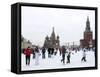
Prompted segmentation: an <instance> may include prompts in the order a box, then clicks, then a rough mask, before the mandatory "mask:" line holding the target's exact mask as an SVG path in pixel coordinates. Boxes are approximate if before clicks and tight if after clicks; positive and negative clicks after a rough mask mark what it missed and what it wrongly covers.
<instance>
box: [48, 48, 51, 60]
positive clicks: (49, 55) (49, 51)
mask: <svg viewBox="0 0 100 77" xmlns="http://www.w3.org/2000/svg"><path fill="white" fill-rule="evenodd" d="M48 58H51V48H48Z"/></svg>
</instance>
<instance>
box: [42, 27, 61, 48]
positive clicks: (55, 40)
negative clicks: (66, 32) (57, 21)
mask: <svg viewBox="0 0 100 77" xmlns="http://www.w3.org/2000/svg"><path fill="white" fill-rule="evenodd" d="M59 46H60V41H59V36H58V35H57V36H55V32H54V27H53V30H52V33H51V36H50V37H48V35H47V36H46V37H45V41H44V45H43V47H45V48H49V47H52V48H58V47H59Z"/></svg>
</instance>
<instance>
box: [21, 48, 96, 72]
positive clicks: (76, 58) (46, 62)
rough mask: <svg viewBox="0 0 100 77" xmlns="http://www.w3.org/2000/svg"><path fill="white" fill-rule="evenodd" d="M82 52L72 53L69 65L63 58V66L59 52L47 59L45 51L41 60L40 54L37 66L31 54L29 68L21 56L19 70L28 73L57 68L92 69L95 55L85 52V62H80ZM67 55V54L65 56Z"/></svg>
mask: <svg viewBox="0 0 100 77" xmlns="http://www.w3.org/2000/svg"><path fill="white" fill-rule="evenodd" d="M82 54H83V51H81V50H80V51H78V52H77V53H75V52H74V51H72V53H71V58H70V61H71V62H70V64H67V63H66V57H65V64H63V63H61V59H62V56H60V54H59V51H58V52H57V55H56V56H54V55H53V56H52V57H51V58H48V52H47V51H46V58H45V59H42V54H41V55H40V57H39V64H38V65H36V64H35V59H33V55H32V54H31V58H30V66H26V64H25V55H24V54H22V55H21V62H22V63H21V70H22V71H28V70H41V69H42V70H43V69H57V68H59V69H60V68H77V67H94V66H95V53H94V52H93V51H87V52H86V59H87V61H86V62H81V59H82ZM66 55H67V54H66Z"/></svg>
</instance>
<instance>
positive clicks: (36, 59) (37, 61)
mask: <svg viewBox="0 0 100 77" xmlns="http://www.w3.org/2000/svg"><path fill="white" fill-rule="evenodd" d="M39 56H40V52H39V48H38V47H36V48H35V65H38V64H39Z"/></svg>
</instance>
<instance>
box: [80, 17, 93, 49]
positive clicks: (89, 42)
mask: <svg viewBox="0 0 100 77" xmlns="http://www.w3.org/2000/svg"><path fill="white" fill-rule="evenodd" d="M80 46H81V47H82V48H89V47H95V40H93V32H92V31H91V28H90V21H89V17H87V21H86V28H85V31H84V38H83V39H81V40H80Z"/></svg>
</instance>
